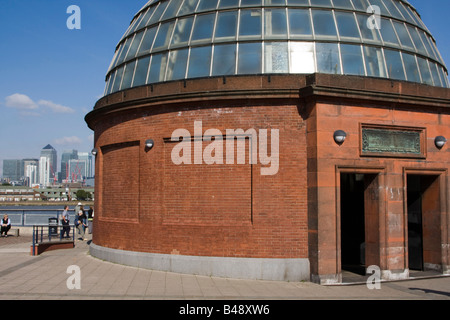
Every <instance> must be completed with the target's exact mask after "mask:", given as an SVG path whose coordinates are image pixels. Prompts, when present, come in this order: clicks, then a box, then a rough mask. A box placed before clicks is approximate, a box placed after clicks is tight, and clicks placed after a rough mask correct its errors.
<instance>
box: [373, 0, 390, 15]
mask: <svg viewBox="0 0 450 320" xmlns="http://www.w3.org/2000/svg"><path fill="white" fill-rule="evenodd" d="M369 3H370V5H372V6H378V7H379V8H380V10H381V14H382V15H384V16H390V15H391V14H390V13H389V11H388V10H387V9H386V7H385V6H384V4H383V3H382V2H381V0H369Z"/></svg>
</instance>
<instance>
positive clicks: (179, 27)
mask: <svg viewBox="0 0 450 320" xmlns="http://www.w3.org/2000/svg"><path fill="white" fill-rule="evenodd" d="M130 19H131V23H130V25H129V27H128V29H127V30H126V31H125V33H124V35H123V37H122V39H120V40H119V42H118V44H117V47H116V51H115V53H114V55H113V59H112V61H111V65H110V67H109V69H108V70H106V84H105V94H104V97H103V98H101V99H100V100H99V101H98V102H97V103H96V105H95V107H94V108H93V110H92V111H91V112H90V113H89V114H88V115H87V116H86V122H87V123H88V126H89V127H90V128H91V129H93V130H94V131H95V154H96V161H95V163H96V173H97V175H96V183H95V184H96V188H97V190H96V195H97V197H96V198H97V199H96V208H95V210H96V211H95V212H96V215H95V230H96V232H95V234H94V238H93V244H92V245H91V253H92V254H93V255H94V256H97V257H99V258H102V259H106V260H110V261H114V262H119V263H123V264H128V265H135V266H139V267H146V268H150V269H157V270H166V271H173V272H180V273H191V274H203V275H214V276H224V277H235V278H252V279H269V280H290V281H299V280H311V281H314V282H318V283H324V284H327V283H341V282H343V281H345V279H344V278H345V274H346V272H353V273H364V272H365V270H366V269H367V267H369V266H377V267H378V268H379V269H380V271H381V275H382V277H383V278H384V279H386V280H392V279H406V278H408V277H410V276H411V274H412V273H414V272H423V271H426V270H432V271H433V272H436V273H439V274H444V273H449V272H450V261H449V259H450V253H449V247H450V246H449V243H450V241H449V240H450V233H449V231H450V230H449V226H450V214H449V210H450V203H449V190H450V189H449V188H450V185H449V179H448V170H449V169H450V160H449V159H450V156H449V155H450V150H449V149H448V144H447V139H448V137H450V115H449V108H450V89H449V80H448V70H447V67H446V65H445V62H444V61H443V59H442V57H441V54H440V53H439V50H438V48H437V45H436V41H435V39H434V38H433V36H432V34H431V33H430V31H429V30H428V29H427V27H426V26H425V24H424V23H423V21H422V20H421V17H420V14H419V13H418V12H417V10H416V9H415V8H414V7H413V6H412V5H411V4H410V3H409V2H408V1H404V0H161V1H154V0H152V1H149V2H148V3H147V4H146V5H145V6H144V7H143V8H142V9H141V10H140V11H139V12H138V13H137V14H136V15H135V16H134V17H130ZM124 29H126V28H125V27H124ZM199 123H200V124H201V126H199ZM239 129H241V131H239ZM179 130H182V131H183V132H188V133H189V139H188V138H187V137H186V135H185V136H184V137H183V139H182V138H181V137H176V138H178V139H174V133H175V132H180V131H179ZM212 130H213V131H212ZM227 130H233V132H235V133H236V132H243V133H249V132H259V133H261V132H269V135H271V137H268V139H267V141H271V142H270V143H269V144H270V145H269V146H267V149H268V150H269V152H270V151H272V156H276V158H277V159H278V160H279V161H278V163H277V170H276V171H275V172H274V173H273V174H271V175H263V174H261V172H262V169H264V168H265V167H267V163H266V162H264V161H241V162H236V161H234V162H233V161H228V160H229V159H228V158H227V159H225V155H224V157H223V159H219V160H220V161H219V160H217V157H216V160H217V161H215V162H214V163H212V164H211V163H207V162H204V161H200V162H196V161H185V162H182V163H179V162H176V161H173V156H172V155H173V153H174V150H178V149H177V148H178V147H179V145H178V144H177V143H178V142H180V141H181V140H183V142H184V143H186V144H189V143H191V142H192V145H194V144H195V143H197V145H198V146H199V148H200V150H201V151H202V150H210V149H211V146H212V142H211V141H212V139H211V137H210V133H211V132H214V134H215V137H216V138H215V139H214V149H215V150H216V151H217V150H219V149H217V146H218V144H217V143H218V139H217V137H218V134H219V133H223V134H225V133H226V132H227ZM264 130H265V131H264ZM275 132H276V133H277V136H276V138H277V139H271V138H273V137H274V136H273V135H274V133H275ZM244 135H245V134H244ZM220 137H221V138H222V136H220ZM231 140H232V142H231V143H234V141H235V140H239V139H238V137H237V136H236V137H232V139H231ZM241 140H242V139H241ZM243 140H244V142H242V141H241V142H242V143H243V145H245V148H244V149H245V151H246V155H245V157H247V158H248V157H249V154H251V152H252V151H251V150H254V148H255V146H261V145H260V144H258V143H260V142H261V137H260V136H257V135H247V136H246V137H244V139H243ZM220 141H222V139H220ZM229 142H230V138H229V137H225V135H224V137H223V147H224V148H225V147H226V146H229V144H228V145H227V143H229ZM198 143H199V144H198ZM238 144H239V142H237V141H236V145H238ZM275 145H276V149H275V148H274V146H275ZM252 148H253V149H252ZM183 150H185V151H186V150H190V149H183ZM220 150H222V149H220ZM233 150H234V152H238V151H237V148H234V149H233ZM193 153H194V152H193ZM234 155H235V156H236V157H239V156H240V155H239V154H234ZM190 156H191V154H183V157H187V158H186V159H190ZM227 156H228V155H227ZM247 158H246V160H249V159H247ZM222 160H223V161H222ZM258 160H261V159H259V158H258ZM118 194H120V195H121V196H120V197H117V195H118ZM117 208H120V215H118V213H117ZM343 279H344V280H343Z"/></svg>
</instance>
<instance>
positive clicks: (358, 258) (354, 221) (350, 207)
mask: <svg viewBox="0 0 450 320" xmlns="http://www.w3.org/2000/svg"><path fill="white" fill-rule="evenodd" d="M341 264H342V270H347V271H351V272H354V273H358V274H363V275H364V274H365V273H366V270H365V221H364V175H363V174H354V173H342V174H341Z"/></svg>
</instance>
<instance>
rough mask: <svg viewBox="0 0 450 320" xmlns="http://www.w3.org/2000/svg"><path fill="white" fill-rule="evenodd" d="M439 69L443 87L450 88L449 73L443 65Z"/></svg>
mask: <svg viewBox="0 0 450 320" xmlns="http://www.w3.org/2000/svg"><path fill="white" fill-rule="evenodd" d="M438 69H439V74H440V75H441V79H443V82H444V84H443V87H445V88H449V87H450V84H449V80H448V74H447V73H446V72H445V71H444V68H442V67H438Z"/></svg>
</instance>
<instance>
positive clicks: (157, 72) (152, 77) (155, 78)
mask: <svg viewBox="0 0 450 320" xmlns="http://www.w3.org/2000/svg"><path fill="white" fill-rule="evenodd" d="M166 65H167V52H165V53H160V54H155V55H153V56H152V62H151V65H150V71H149V74H148V79H147V83H155V82H161V81H164V76H165V75H166Z"/></svg>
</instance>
